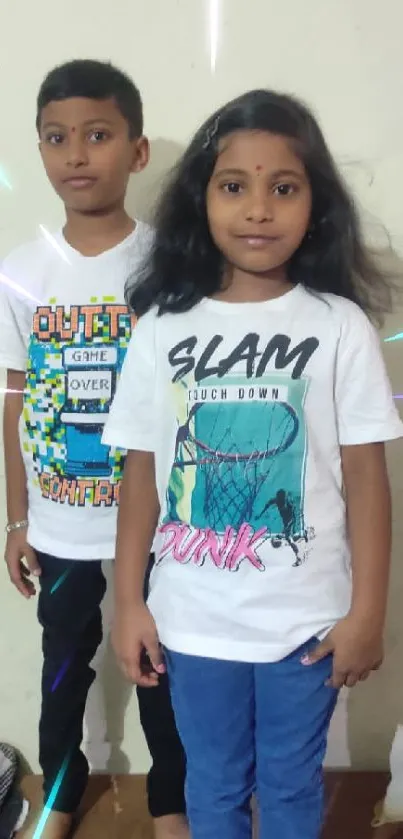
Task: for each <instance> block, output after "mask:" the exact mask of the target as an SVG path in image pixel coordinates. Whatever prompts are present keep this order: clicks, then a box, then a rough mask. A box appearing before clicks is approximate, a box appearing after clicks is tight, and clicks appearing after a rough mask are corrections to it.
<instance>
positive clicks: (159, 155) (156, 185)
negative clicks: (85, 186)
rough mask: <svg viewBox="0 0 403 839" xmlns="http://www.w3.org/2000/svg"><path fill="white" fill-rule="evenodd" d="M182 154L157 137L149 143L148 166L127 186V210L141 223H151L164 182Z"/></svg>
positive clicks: (172, 143)
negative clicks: (140, 220) (139, 219)
mask: <svg viewBox="0 0 403 839" xmlns="http://www.w3.org/2000/svg"><path fill="white" fill-rule="evenodd" d="M182 152H183V148H182V146H180V145H179V144H178V143H174V142H172V141H171V140H164V139H162V138H160V137H158V138H157V139H156V140H153V141H152V142H151V156H150V162H149V164H148V166H147V167H146V168H145V169H144V171H143V172H141V173H140V174H139V175H136V176H134V177H133V178H132V179H131V181H130V184H129V190H128V194H127V209H128V211H129V212H130V213H132V214H133V215H135V216H138V217H139V218H141V219H143V221H148V222H150V223H152V217H153V211H154V207H155V204H156V202H157V199H158V197H159V195H160V192H161V188H162V187H163V185H164V182H165V181H166V179H167V178H168V177H169V174H170V172H171V170H172V168H173V166H174V165H175V163H176V162H177V160H178V158H179V157H180V155H181V154H182Z"/></svg>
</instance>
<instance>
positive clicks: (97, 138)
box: [89, 131, 107, 143]
mask: <svg viewBox="0 0 403 839" xmlns="http://www.w3.org/2000/svg"><path fill="white" fill-rule="evenodd" d="M106 137H107V134H106V131H92V133H91V134H90V138H89V139H90V142H91V143H102V142H103V140H106Z"/></svg>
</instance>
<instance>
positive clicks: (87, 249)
mask: <svg viewBox="0 0 403 839" xmlns="http://www.w3.org/2000/svg"><path fill="white" fill-rule="evenodd" d="M135 226H136V224H135V222H134V221H133V219H132V218H130V216H129V215H128V214H127V213H126V210H125V209H124V208H123V207H120V208H115V209H113V210H111V211H109V212H106V213H102V214H101V213H99V214H96V213H93V214H91V213H88V214H85V213H77V212H75V211H74V210H68V211H67V222H66V225H65V227H64V230H63V233H64V236H65V239H66V241H67V242H68V243H69V245H71V246H72V247H73V248H75V249H76V250H78V251H80V253H82V254H83V256H97V255H98V254H100V253H103V252H104V251H107V250H109V249H110V248H113V247H115V245H119V244H120V242H123V240H124V239H126V237H127V236H129V235H130V233H132V231H133V230H134V228H135Z"/></svg>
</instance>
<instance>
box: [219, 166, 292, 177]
mask: <svg viewBox="0 0 403 839" xmlns="http://www.w3.org/2000/svg"><path fill="white" fill-rule="evenodd" d="M248 174H249V173H248V172H247V171H246V169H233V168H231V169H219V170H218V171H217V172H216V174H215V177H217V178H218V177H223V175H225V176H227V177H229V176H230V175H235V176H238V177H239V176H240V175H241V176H245V175H248ZM269 177H270V179H271V180H277V179H278V178H285V177H292V178H298V179H299V180H303V178H304V173H303V172H298V171H297V170H296V169H276V170H275V171H274V172H270V173H269Z"/></svg>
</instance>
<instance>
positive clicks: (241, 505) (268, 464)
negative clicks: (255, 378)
mask: <svg viewBox="0 0 403 839" xmlns="http://www.w3.org/2000/svg"><path fill="white" fill-rule="evenodd" d="M239 382H241V383H242V384H239ZM283 382H284V377H281V380H280V381H279V380H278V378H277V377H276V376H275V375H273V376H271V377H270V382H269V383H265V382H263V384H261V383H259V384H258V385H256V384H254V385H251V384H250V383H248V384H247V385H246V386H245V380H244V379H240V377H239V376H237V377H228V376H227V377H226V379H225V382H223V381H222V380H221V381H220V382H219V384H218V383H217V382H214V384H209V386H208V387H196V388H193V389H192V388H190V389H187V411H186V414H187V415H186V419H185V420H184V421H183V422H182V423H180V424H179V427H178V430H177V435H176V446H175V456H174V462H173V466H172V471H171V479H170V484H169V489H168V508H171V509H170V515H169V517H170V518H172V517H173V518H174V519H175V518H176V516H175V508H177V507H178V505H179V504H180V503H181V501H182V499H183V498H184V497H185V496H187V497H188V496H189V494H190V495H191V496H192V506H193V505H196V506H197V507H198V508H199V510H200V514H201V518H202V519H203V521H204V522H205V526H208V527H210V528H211V529H213V530H214V531H216V532H224V531H225V528H226V527H227V526H231V527H233V528H239V527H241V525H242V524H243V523H245V522H253V519H256V517H257V509H256V508H257V506H260V508H261V506H262V504H261V503H259V505H256V503H255V502H256V499H257V498H258V496H259V494H260V493H261V492H262V490H264V487H265V484H268V485H270V489H268V490H267V492H269V491H271V489H272V488H273V485H272V484H271V479H272V478H273V472H276V470H277V469H278V463H279V459H280V456H281V457H283V464H284V465H285V464H286V463H289V462H290V459H291V458H292V459H293V455H291V450H292V448H293V444H294V443H295V441H297V438H298V436H300V437H301V433H300V432H301V423H300V419H299V416H298V411H297V410H296V409H295V408H294V406H293V405H291V404H290V401H289V399H288V398H287V397H288V392H289V390H291V387H292V386H293V385H294V387H295V388H297V387H298V386H299V388H298V390H299V392H301V383H300V382H296V383H295V382H294V383H292V385H290V384H289V380H288V379H287V384H283ZM303 390H305V386H304V385H303ZM182 416H183V413H182ZM302 441H303V442H302V460H303V459H304V448H305V430H304V429H303V430H302ZM300 443H301V441H300ZM299 448H301V445H300V447H299ZM287 453H288V456H287ZM302 469H303V464H301V469H300V472H301V470H302ZM300 485H301V480H299V485H298V492H299V494H300ZM172 514H173V515H172ZM193 523H194V524H195V526H200V525H199V524H196V522H193ZM261 524H262V522H260V526H261Z"/></svg>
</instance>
